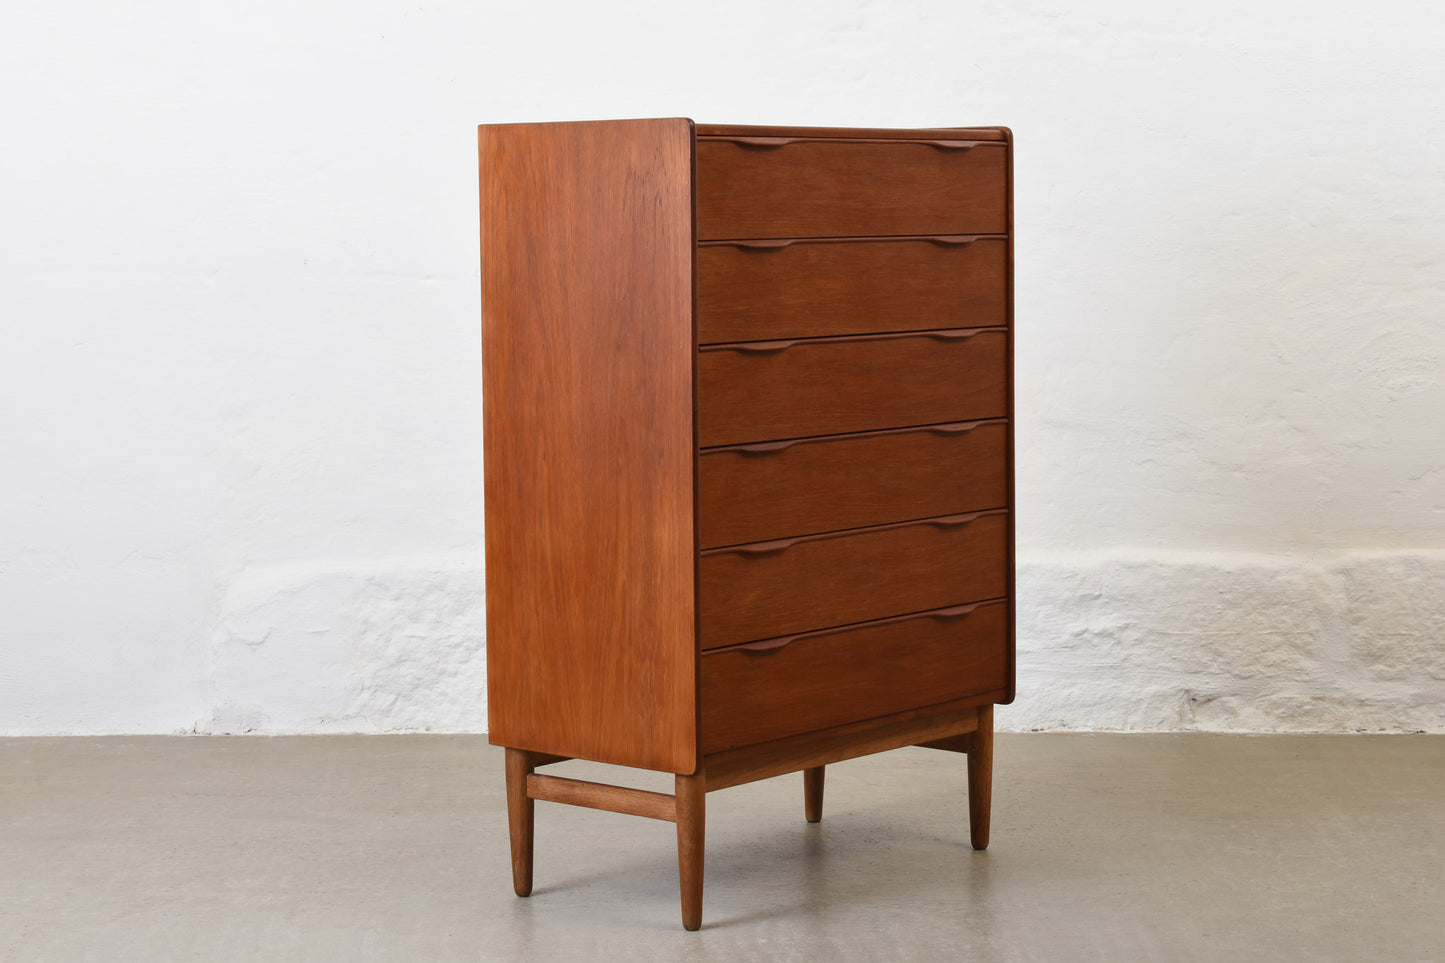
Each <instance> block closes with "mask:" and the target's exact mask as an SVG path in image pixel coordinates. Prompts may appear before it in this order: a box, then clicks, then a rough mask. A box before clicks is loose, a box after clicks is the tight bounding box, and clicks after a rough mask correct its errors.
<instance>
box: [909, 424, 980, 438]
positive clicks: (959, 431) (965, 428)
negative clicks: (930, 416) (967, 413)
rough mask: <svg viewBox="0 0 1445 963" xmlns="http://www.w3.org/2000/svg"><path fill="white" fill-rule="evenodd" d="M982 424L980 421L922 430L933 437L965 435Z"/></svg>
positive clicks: (929, 427)
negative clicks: (933, 435)
mask: <svg viewBox="0 0 1445 963" xmlns="http://www.w3.org/2000/svg"><path fill="white" fill-rule="evenodd" d="M982 424H983V422H981V421H964V422H959V423H958V424H953V425H929V426H928V427H927V428H924V429H923V430H924V431H927V432H929V433H931V434H935V435H966V434H968V433H969V432H970V431H973V430H974V429H975V428H977V427H979V426H980V425H982Z"/></svg>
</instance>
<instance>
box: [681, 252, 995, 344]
mask: <svg viewBox="0 0 1445 963" xmlns="http://www.w3.org/2000/svg"><path fill="white" fill-rule="evenodd" d="M1007 270H1008V241H1007V239H1006V238H1002V237H977V236H975V235H952V236H944V237H941V238H940V239H938V240H923V239H904V240H874V241H851V240H850V241H837V240H818V239H813V240H799V241H787V242H783V243H781V244H776V245H774V244H770V245H766V246H759V245H755V244H753V243H752V242H740V243H738V244H705V245H703V246H702V247H700V248H699V249H698V252H697V326H698V335H697V336H698V340H699V341H700V342H702V343H703V344H710V343H716V342H722V341H766V340H770V339H774V338H812V337H821V336H824V335H830V334H867V333H869V332H873V331H926V330H928V329H930V328H986V327H992V326H996V325H1003V324H1005V323H1006V320H1007V304H1006V297H1005V295H1006V285H1005V276H1006V272H1007Z"/></svg>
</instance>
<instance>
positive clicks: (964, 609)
mask: <svg viewBox="0 0 1445 963" xmlns="http://www.w3.org/2000/svg"><path fill="white" fill-rule="evenodd" d="M983 604H984V603H983V602H974V603H973V604H972V605H954V606H951V607H949V608H946V609H934V610H933V611H932V612H929V613H928V617H929V618H930V619H937V620H938V621H940V622H950V621H952V620H953V619H961V618H963V617H964V616H967V615H972V614H973V610H974V609H976V608H978V607H979V606H980V605H983Z"/></svg>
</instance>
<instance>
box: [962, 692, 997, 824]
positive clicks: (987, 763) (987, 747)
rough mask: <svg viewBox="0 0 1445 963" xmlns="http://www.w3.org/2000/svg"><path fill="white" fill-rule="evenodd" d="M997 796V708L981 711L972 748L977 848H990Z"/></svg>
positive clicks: (971, 809)
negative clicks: (991, 813)
mask: <svg viewBox="0 0 1445 963" xmlns="http://www.w3.org/2000/svg"><path fill="white" fill-rule="evenodd" d="M992 797H993V706H991V705H989V706H981V707H980V708H979V710H978V731H977V732H975V733H974V734H973V739H972V745H970V746H969V749H968V834H969V838H970V840H971V841H972V842H973V848H974V849H988V817H989V807H990V806H991V805H992Z"/></svg>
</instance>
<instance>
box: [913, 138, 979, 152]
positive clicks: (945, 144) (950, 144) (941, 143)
mask: <svg viewBox="0 0 1445 963" xmlns="http://www.w3.org/2000/svg"><path fill="white" fill-rule="evenodd" d="M915 143H917V142H916V141H915ZM923 143H925V144H927V145H928V146H929V147H936V148H938V149H939V150H956V151H958V152H959V153H963V152H964V151H966V150H973V149H974V148H975V147H977V146H978V141H976V140H926V141H924V142H923Z"/></svg>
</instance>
